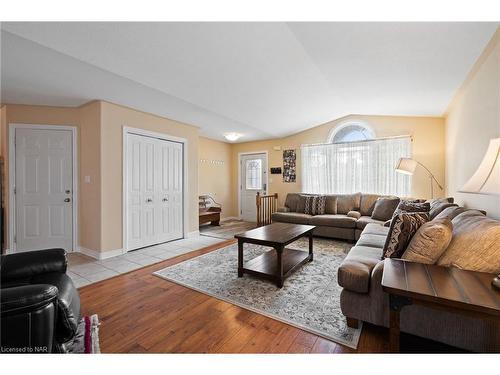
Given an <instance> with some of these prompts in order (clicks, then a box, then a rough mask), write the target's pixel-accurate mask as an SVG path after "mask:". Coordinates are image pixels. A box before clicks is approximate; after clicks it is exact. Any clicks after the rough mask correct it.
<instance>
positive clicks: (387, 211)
mask: <svg viewBox="0 0 500 375" xmlns="http://www.w3.org/2000/svg"><path fill="white" fill-rule="evenodd" d="M400 201H401V200H400V199H399V198H398V197H387V198H386V197H382V198H379V199H377V201H376V202H375V207H374V208H373V212H372V214H371V217H372V218H373V219H375V220H381V221H386V220H390V219H391V218H392V215H393V214H394V211H396V208H397V207H398V205H399V202H400Z"/></svg>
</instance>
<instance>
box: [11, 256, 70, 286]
mask: <svg viewBox="0 0 500 375" xmlns="http://www.w3.org/2000/svg"><path fill="white" fill-rule="evenodd" d="M67 266H68V258H67V255H66V251H64V250H63V249H47V250H38V251H30V252H25V253H18V254H9V255H2V258H1V270H2V272H1V281H2V282H6V281H12V280H17V279H29V278H31V277H33V276H35V275H39V274H44V273H49V272H60V273H66V269H67Z"/></svg>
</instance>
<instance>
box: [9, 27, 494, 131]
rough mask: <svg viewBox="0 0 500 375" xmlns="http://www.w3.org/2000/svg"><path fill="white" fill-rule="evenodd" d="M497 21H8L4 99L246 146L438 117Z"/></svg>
mask: <svg viewBox="0 0 500 375" xmlns="http://www.w3.org/2000/svg"><path fill="white" fill-rule="evenodd" d="M497 27H498V23H57V22H55V23H24V22H23V23H3V24H2V31H3V32H2V46H1V48H2V71H1V72H2V76H1V83H2V91H1V93H2V101H3V102H6V103H22V104H40V105H63V106H76V105H81V104H83V103H85V102H87V101H89V100H92V99H103V100H108V101H111V102H114V103H118V104H122V105H126V106H129V107H132V108H136V109H139V110H142V111H146V112H151V113H154V114H157V115H160V116H165V117H169V118H173V119H175V120H178V121H182V122H185V123H189V124H192V125H196V126H198V127H200V129H201V133H202V134H203V135H206V136H209V137H211V138H215V139H223V138H222V135H223V133H225V132H239V133H243V134H244V137H243V138H241V139H240V141H248V140H255V139H264V138H272V137H279V136H285V135H288V134H291V133H295V132H297V131H300V130H304V129H306V128H310V127H313V126H316V125H319V124H321V123H324V122H327V121H330V120H333V119H335V118H339V117H342V116H345V115H347V114H351V113H356V114H384V115H387V114H390V115H417V116H440V115H442V114H443V112H444V111H445V110H446V107H447V105H448V104H449V102H450V100H451V99H452V97H453V95H454V93H455V92H456V90H457V89H458V88H459V86H460V85H461V83H462V82H463V81H464V79H465V77H466V75H467V73H468V72H469V70H470V69H471V67H472V65H473V64H474V62H475V61H476V60H477V58H478V57H479V55H480V53H481V52H482V51H483V49H484V47H485V46H486V44H487V42H488V41H489V39H490V38H491V37H492V35H493V33H494V32H495V30H496V28H497Z"/></svg>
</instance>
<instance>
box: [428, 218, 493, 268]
mask: <svg viewBox="0 0 500 375" xmlns="http://www.w3.org/2000/svg"><path fill="white" fill-rule="evenodd" d="M452 223H453V238H452V239H451V242H450V244H449V246H448V248H447V249H446V251H445V252H444V253H443V255H442V256H441V258H439V259H438V261H437V262H436V264H437V265H438V266H445V267H449V266H454V267H459V268H462V269H466V270H472V271H480V272H488V273H495V274H498V273H499V272H500V256H499V246H498V244H499V243H500V221H498V220H494V219H491V218H489V217H487V216H485V215H484V214H483V213H481V212H479V211H477V210H467V211H465V212H463V213H461V214H460V215H458V216H456V217H455V218H454V219H453V220H452Z"/></svg>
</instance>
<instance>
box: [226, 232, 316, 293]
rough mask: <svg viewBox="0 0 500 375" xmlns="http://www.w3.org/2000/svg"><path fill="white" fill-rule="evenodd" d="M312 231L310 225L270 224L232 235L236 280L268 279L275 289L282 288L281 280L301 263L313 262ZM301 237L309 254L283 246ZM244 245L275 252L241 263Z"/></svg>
mask: <svg viewBox="0 0 500 375" xmlns="http://www.w3.org/2000/svg"><path fill="white" fill-rule="evenodd" d="M314 228H315V226H313V225H302V224H289V223H273V224H269V225H266V226H263V227H260V228H256V229H252V230H249V231H247V232H243V233H239V234H237V235H235V236H234V237H235V238H237V239H238V277H243V274H244V273H248V274H250V275H254V276H258V277H263V278H266V279H269V280H272V281H274V282H276V285H278V288H281V287H283V281H284V280H285V278H287V277H288V276H290V274H291V273H292V272H293V271H295V270H296V269H297V268H299V267H300V266H301V265H303V264H304V263H306V262H311V261H312V260H313V237H312V233H313V229H314ZM304 236H308V237H309V252H306V251H301V250H295V249H288V248H286V247H285V246H286V245H288V244H290V243H292V242H294V241H296V240H298V239H299V238H300V237H304ZM244 243H253V244H257V245H263V246H269V247H273V248H274V249H275V250H276V251H267V252H265V253H264V254H262V255H259V256H258V257H256V258H254V259H252V260H250V261H248V262H246V263H245V264H243V244H244Z"/></svg>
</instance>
